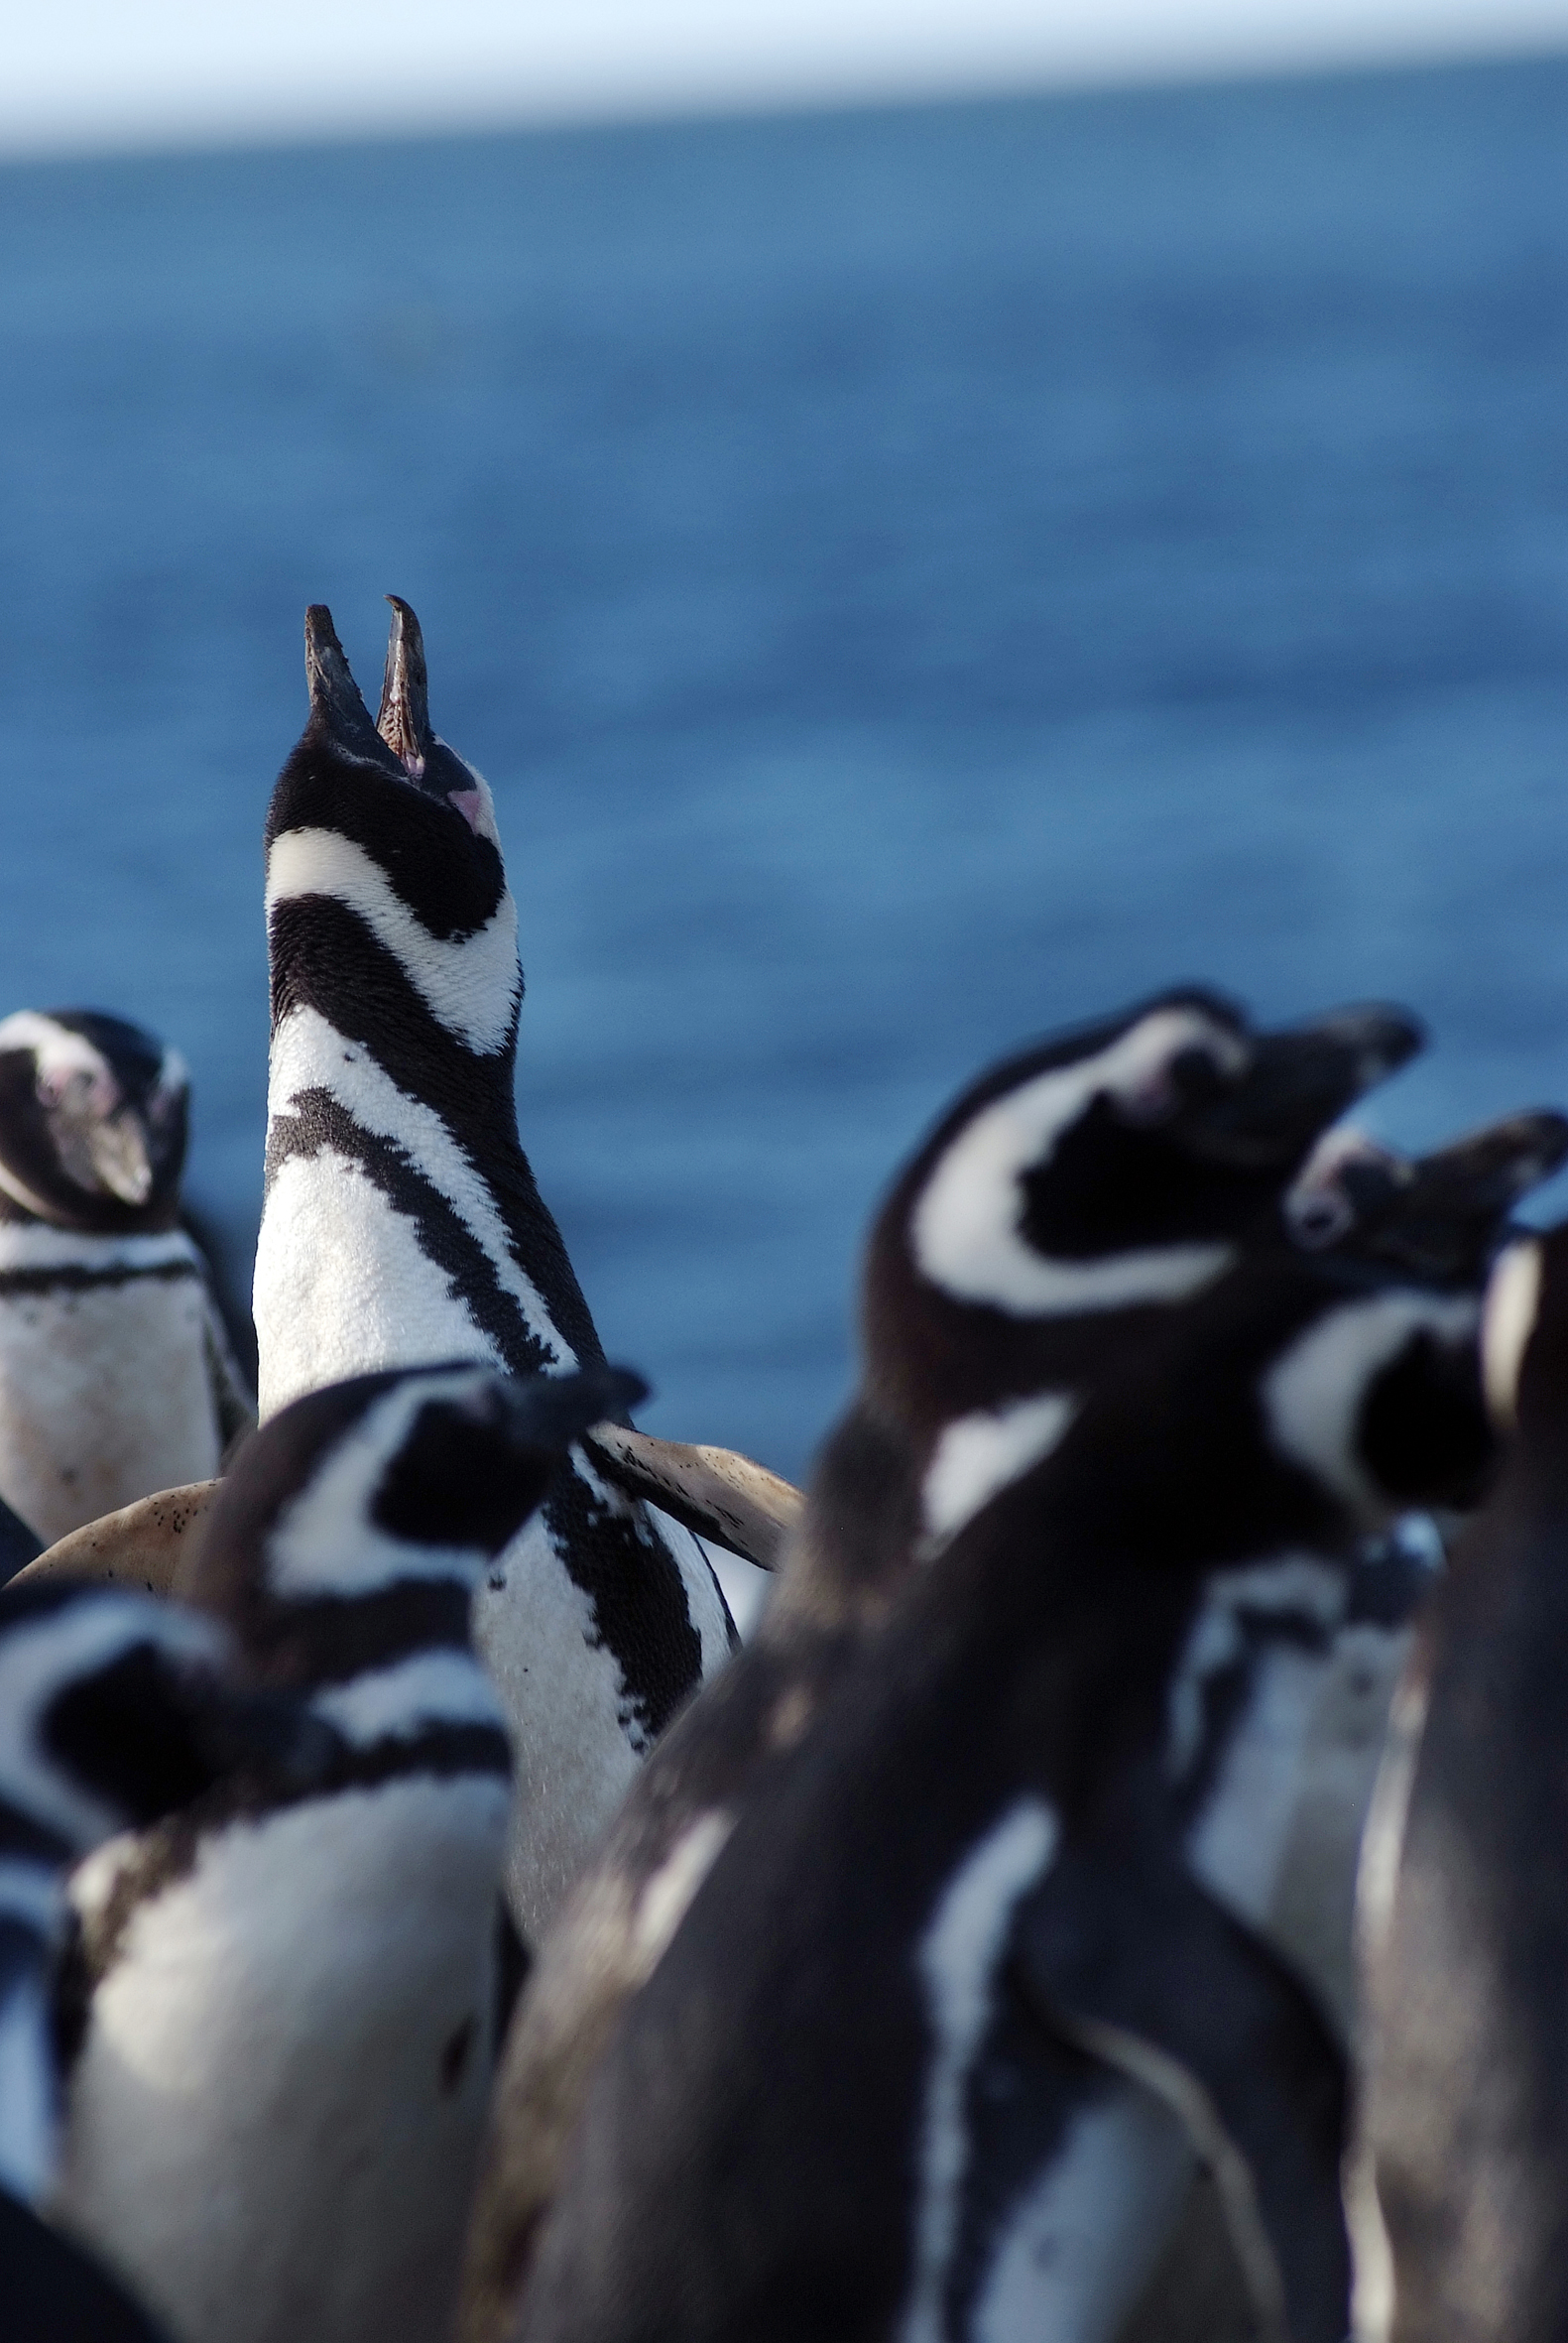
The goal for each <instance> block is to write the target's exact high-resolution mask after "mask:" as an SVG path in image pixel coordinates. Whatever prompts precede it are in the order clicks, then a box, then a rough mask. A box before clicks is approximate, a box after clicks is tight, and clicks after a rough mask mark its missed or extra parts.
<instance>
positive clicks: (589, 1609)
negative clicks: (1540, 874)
mask: <svg viewBox="0 0 1568 2343" xmlns="http://www.w3.org/2000/svg"><path fill="white" fill-rule="evenodd" d="M392 609H393V620H392V629H391V638H390V642H389V646H388V653H387V664H386V672H385V678H384V682H383V688H382V693H381V699H380V703H379V707H378V710H377V713H376V714H375V716H374V717H373V716H372V715H371V712H370V709H369V707H368V706H367V704H366V703H365V701H364V700H363V699H362V697H361V695H360V692H359V690H358V687H357V685H356V684H355V682H354V679H353V677H352V675H351V673H350V671H349V667H348V663H347V661H346V659H345V657H344V654H343V651H342V648H341V645H340V644H339V642H338V638H337V635H336V633H335V631H334V628H333V625H332V621H331V617H330V615H329V613H328V612H327V611H326V610H325V609H324V608H321V607H319V606H317V607H313V608H312V609H311V610H310V611H309V612H308V613H307V616H306V622H305V669H306V682H307V690H308V703H309V704H308V715H307V720H306V724H305V728H304V732H303V734H302V738H301V740H300V742H299V744H298V745H297V747H296V748H295V750H294V751H293V753H292V754H291V755H290V756H289V758H288V759H287V761H286V762H285V764H284V767H283V770H282V773H281V776H280V778H279V780H278V782H277V785H276V788H275V790H274V792H273V796H272V801H271V805H270V808H269V811H268V815H267V823H266V854H267V866H266V918H267V929H268V946H269V964H270V973H271V988H272V1040H271V1053H270V1066H269V1087H268V1117H267V1138H266V1166H265V1176H266V1187H265V1203H264V1210H263V1217H262V1223H261V1230H260V1237H259V1242H258V1248H257V1256H256V1271H255V1286H254V1325H255V1333H256V1340H257V1350H256V1369H257V1373H256V1390H255V1397H254V1399H253V1398H252V1395H251V1392H250V1390H249V1388H248V1385H247V1380H246V1375H245V1371H244V1369H243V1368H242V1367H241V1366H240V1365H239V1364H237V1363H236V1362H237V1358H239V1357H240V1356H242V1355H243V1352H244V1329H243V1328H241V1327H235V1326H233V1325H231V1324H230V1323H228V1322H226V1318H225V1312H224V1309H223V1307H222V1300H221V1294H220V1289H219V1281H218V1278H217V1274H216V1272H215V1269H214V1266H213V1264H212V1262H211V1260H210V1259H209V1258H208V1254H207V1251H206V1249H205V1248H204V1247H203V1244H202V1242H201V1239H200V1232H199V1230H198V1229H197V1228H196V1227H195V1226H194V1224H193V1223H192V1222H191V1221H190V1220H189V1217H188V1214H182V1209H181V1195H180V1183H181V1171H182V1166H183V1159H184V1152H185V1143H186V1126H187V1116H188V1081H187V1077H186V1074H185V1070H184V1067H183V1064H182V1062H181V1059H180V1057H179V1055H178V1053H177V1052H176V1051H174V1050H173V1049H171V1048H166V1047H165V1046H164V1045H163V1044H162V1043H160V1042H159V1041H158V1040H156V1039H155V1038H154V1037H152V1036H150V1035H148V1034H146V1033H144V1032H142V1031H141V1030H140V1029H138V1028H137V1027H135V1026H132V1025H129V1024H127V1023H125V1022H124V1021H123V1020H121V1019H119V1018H116V1017H113V1016H110V1015H108V1014H106V1013H103V1012H97V1011H92V1012H88V1011H55V1012H51V1013H48V1014H44V1013H40V1012H35V1011H19V1012H17V1013H15V1014H13V1015H11V1016H9V1017H6V1018H4V1019H0V1500H3V1504H4V1508H5V1511H4V1513H3V1514H0V1579H4V1580H6V1581H7V1583H4V1584H0V2333H3V2334H4V2335H5V2336H6V2337H8V2338H9V2337H13V2336H14V2337H15V2338H17V2343H89V2339H93V2338H96V2339H98V2343H121V2339H122V2338H123V2343H774V2339H776V2338H777V2339H778V2343H784V2339H785V2338H788V2339H789V2343H800V2339H801V2338H811V2339H815V2338H820V2339H821V2343H1344V2339H1345V2338H1346V2337H1347V2336H1348V2335H1350V2334H1352V2333H1354V2334H1355V2336H1356V2337H1357V2338H1358V2343H1537V2339H1539V2343H1548V2339H1551V2343H1560V2339H1561V2338H1562V2337H1563V2336H1564V2335H1565V2334H1568V2113H1565V2112H1564V2110H1565V2108H1568V2092H1565V2089H1564V2087H1563V2085H1564V2083H1565V2082H1568V2001H1565V1998H1564V1989H1563V1985H1562V1979H1563V1977H1564V1976H1565V1975H1568V1732H1565V1729H1564V1727H1563V1726H1562V1725H1561V1724H1559V1721H1558V1719H1559V1714H1560V1713H1561V1694H1560V1689H1559V1687H1560V1685H1561V1683H1562V1682H1563V1681H1564V1680H1565V1677H1568V1593H1565V1591H1564V1589H1565V1587H1568V1485H1565V1478H1564V1476H1565V1470H1568V1466H1565V1462H1564V1459H1568V1226H1565V1227H1564V1228H1563V1229H1561V1230H1557V1231H1551V1230H1547V1231H1545V1232H1540V1231H1535V1230H1531V1229H1528V1228H1525V1227H1523V1226H1522V1225H1520V1224H1519V1223H1518V1222H1517V1220H1516V1219H1515V1217H1514V1215H1515V1209H1516V1207H1517V1206H1518V1204H1519V1203H1520V1201H1521V1199H1523V1198H1524V1197H1525V1196H1526V1195H1527V1194H1528V1192H1529V1191H1530V1190H1531V1189H1532V1188H1534V1187H1536V1186H1538V1185H1539V1184H1540V1183H1542V1182H1543V1181H1545V1180H1546V1179H1547V1178H1549V1177H1550V1176H1551V1174H1552V1173H1553V1172H1555V1171H1557V1169H1558V1168H1559V1167H1560V1166H1561V1165H1562V1164H1563V1163H1564V1162H1565V1161H1568V1119H1565V1118H1564V1117H1563V1116H1561V1115H1559V1114H1556V1113H1553V1112H1549V1111H1545V1110H1540V1111H1532V1112H1527V1113H1520V1114H1517V1115H1514V1116H1511V1117H1508V1118H1507V1119H1505V1120H1502V1121H1499V1122H1496V1123H1493V1124H1491V1125H1489V1126H1487V1127H1486V1128H1484V1129H1482V1130H1480V1131H1476V1132H1473V1133H1471V1134H1469V1135H1467V1136H1465V1137H1463V1138H1461V1139H1458V1140H1456V1141H1454V1142H1453V1143H1451V1144H1450V1145H1448V1146H1446V1147H1443V1148H1440V1149H1437V1150H1435V1151H1433V1152H1432V1153H1429V1154H1427V1155H1425V1156H1421V1157H1417V1158H1407V1157H1403V1156H1400V1155H1397V1154H1395V1153H1394V1152H1393V1151H1391V1150H1389V1149H1387V1148H1385V1147H1381V1146H1379V1145H1376V1144H1375V1143H1374V1142H1373V1141H1371V1140H1370V1139H1368V1138H1367V1137H1366V1136H1364V1135H1363V1134H1362V1133H1361V1132H1360V1131H1359V1130H1357V1129H1356V1128H1355V1127H1354V1126H1351V1125H1348V1124H1347V1123H1345V1122H1344V1120H1343V1119H1342V1118H1344V1117H1345V1116H1346V1114H1347V1113H1348V1111H1349V1110H1350V1109H1351V1108H1352V1107H1353V1106H1354V1105H1355V1103H1356V1101H1357V1100H1358V1099H1360V1098H1361V1097H1363V1096H1364V1095H1365V1094H1366V1093H1367V1092H1368V1091H1369V1090H1371V1089H1372V1088H1373V1087H1374V1086H1375V1085H1377V1084H1378V1083H1380V1082H1382V1081H1384V1080H1386V1079H1387V1078H1388V1077H1389V1076H1390V1075H1392V1074H1394V1073H1395V1072H1396V1071H1397V1070H1398V1069H1399V1068H1400V1067H1401V1066H1402V1065H1403V1064H1405V1063H1406V1062H1407V1061H1408V1059H1409V1058H1410V1057H1411V1056H1412V1055H1413V1054H1414V1053H1415V1052H1416V1051H1417V1050H1418V1049H1419V1048H1421V1047H1422V1045H1423V1042H1424V1035H1423V1033H1422V1030H1421V1028H1420V1026H1419V1025H1418V1023H1417V1022H1416V1020H1415V1019H1414V1018H1413V1017H1411V1016H1410V1015H1409V1014H1408V1013H1407V1012H1405V1011H1403V1010H1401V1009H1398V1008H1394V1007H1390V1006H1385V1005H1372V1006H1369V1005H1353V1006H1349V1007H1345V1008H1340V1009H1337V1010H1332V1011H1329V1012H1327V1013H1323V1014H1318V1015H1315V1016H1313V1017H1310V1018H1308V1019H1305V1020H1303V1021H1300V1022H1297V1023H1294V1024H1290V1025H1284V1026H1279V1027H1272V1028H1267V1029H1261V1028H1259V1027H1258V1026H1256V1025H1255V1024H1254V1023H1253V1022H1252V1020H1251V1019H1250V1017H1249V1016H1248V1015H1247V1013H1246V1012H1245V1011H1244V1010H1243V1008H1241V1007H1240V1006H1239V1005H1238V1004H1237V1003H1236V1002H1235V1001H1233V1000H1231V999H1230V998H1228V997H1227V996H1225V995H1222V994H1220V993H1217V992H1214V991H1212V990H1210V989H1207V988H1204V987H1199V986H1192V985H1185V986H1180V987H1175V988H1172V989H1169V990H1167V991H1165V992H1163V993H1161V994H1159V995H1158V996H1156V997H1154V998H1151V999H1147V1000H1144V1001H1142V1002H1139V1003H1137V1004H1135V1005H1134V1006H1132V1007H1130V1008H1126V1009H1123V1010H1121V1011H1119V1012H1118V1013H1116V1014H1113V1015H1109V1016H1104V1017H1101V1018H1099V1019H1097V1020H1095V1021H1094V1022H1092V1023H1088V1024H1080V1025H1076V1026H1073V1027H1071V1028H1068V1029H1066V1030H1063V1031H1061V1032H1059V1033H1057V1034H1055V1035H1053V1036H1052V1037H1051V1038H1050V1039H1048V1040H1046V1041H1044V1042H1041V1043H1036V1044H1034V1045H1033V1046H1031V1047H1029V1048H1025V1049H1023V1050H1021V1051H1017V1052H1015V1053H1014V1054H1012V1055H1010V1056H1007V1057H1005V1058H1003V1059H1001V1060H999V1061H998V1062H997V1063H995V1064H994V1065H992V1066H991V1067H989V1068H988V1069H987V1070H985V1071H984V1072H983V1073H981V1074H980V1076H979V1077H978V1078H977V1079H976V1080H974V1081H973V1082H971V1083H970V1084H969V1085H968V1086H967V1087H966V1088H965V1089H964V1090H963V1091H962V1092H961V1093H960V1095H958V1096H957V1097H956V1098H955V1099H954V1101H953V1102H952V1104H951V1105H950V1106H949V1108H948V1109H947V1110H946V1112H945V1113H944V1114H942V1115H941V1116H940V1118H939V1119H938V1120H937V1122H936V1123H935V1124H934V1126H933V1128H932V1129H931V1131H930V1132H929V1134H928V1135H927V1136H926V1137H925V1138H924V1139H923V1140H922V1141H921V1142H920V1144H919V1145H918V1146H917V1147H916V1149H915V1150H914V1152H913V1153H912V1155H911V1156H910V1157H909V1159H908V1161H907V1163H906V1164H905V1166H904V1168H903V1169H902V1170H901V1171H900V1172H898V1173H897V1175H896V1176H895V1178H894V1179H893V1181H892V1183H891V1185H890V1187H889V1190H888V1193H887V1196H886V1199H885V1201H884V1202H883V1204H882V1206H881V1208H880V1209H879V1211H878V1213H877V1215H876V1218H875V1220H874V1222H873V1224H872V1227H871V1230H870V1234H869V1237H868V1241H867V1245H866V1250H865V1259H864V1272H863V1280H862V1289H861V1296H860V1313H859V1327H860V1373H859V1380H858V1385H857V1388H856V1391H855V1393H854V1396H853V1399H852V1401H851V1403H850V1406H849V1407H848V1409H847V1411H846V1412H845V1414H844V1416H843V1418H841V1420H840V1421H839V1422H838V1424H837V1425H836V1426H835V1427H834V1428H833V1429H832V1430H831V1431H830V1432H829V1433H828V1435H827V1436H826V1438H825V1440H824V1441H823V1443H822V1445H821V1448H820V1451H819V1455H818V1458H817V1462H816V1465H815V1467H814V1470H813V1472H812V1474H811V1477H810V1480H809V1483H808V1486H807V1487H806V1489H805V1491H804V1492H803V1496H797V1495H796V1493H794V1492H792V1491H789V1490H788V1489H787V1488H786V1487H785V1486H784V1484H781V1483H779V1482H778V1481H776V1480H775V1479H774V1477H773V1476H772V1475H770V1474H768V1473H767V1472H766V1471H765V1470H764V1469H763V1468H762V1467H761V1466H758V1465H756V1464H753V1463H752V1462H751V1461H750V1460H749V1459H745V1458H740V1457H735V1456H730V1455H728V1454H727V1453H726V1452H724V1451H716V1450H712V1449H707V1448H703V1447H701V1446H691V1447H677V1446H675V1445H674V1444H672V1443H667V1442H661V1441H656V1440H652V1439H650V1438H649V1437H648V1436H647V1435H646V1434H643V1433H641V1432H639V1431H638V1430H637V1429H636V1428H635V1426H634V1425H633V1422H632V1412H633V1410H634V1409H635V1408H636V1407H637V1406H638V1405H639V1403H640V1402H641V1401H642V1400H643V1399H644V1398H645V1397H646V1396H647V1386H646V1385H645V1383H644V1382H643V1380H642V1378H641V1377H640V1376H639V1375H637V1374H636V1373H634V1372H632V1371H631V1370H629V1369H625V1368H620V1367H614V1366H611V1365H609V1364H608V1363H607V1362H606V1360H605V1356H604V1352H603V1349H602V1346H601V1344H600V1341H599V1337H598V1334H597V1331H596V1329H595V1324H594V1320H593V1317H592V1315H591V1313H590V1310H589V1306H588V1303H587V1300H586V1298H585V1297H584V1295H583V1293H582V1290H581V1288H580V1286H579V1284H578V1281H577V1278H576V1276H575V1274H574V1272H573V1269H572V1266H571V1263H570V1261H569V1259H568V1256H567V1253H566V1250H565V1246H564V1244H563V1243H562V1240H561V1236H560V1233H559V1230H558V1228H557V1226H556V1224H555V1222H554V1220H553V1218H552V1217H551V1215H550V1213H549V1210H548V1208H547V1206H546V1205H545V1203H544V1201H543V1197H542V1196H541V1194H540V1191H539V1188H538V1185H537V1183H536V1181H535V1178H534V1175H533V1172H532V1170H531V1168H530V1165H529V1161H528V1158H527V1156H526V1154H525V1152H524V1149H523V1146H522V1144H521V1140H520V1137H519V1132H518V1127H517V1119H516V1107H515V1101H514V1079H515V1068H516V1051H517V1041H518V1026H519V1013H520V1008H521V1002H522V977H521V973H520V969H519V965H518V937H517V925H518V923H517V915H516V910H515V906H514V903H513V899H512V896H511V893H510V891H509V889H508V886H507V879H506V871H505V865H504V861H503V856H502V851H501V843H500V836H499V830H498V825H497V819H496V811H495V804H494V801H493V799H492V796H491V793H490V790H489V788H488V786H487V784H486V783H485V781H484V779H483V778H482V776H481V775H480V774H479V773H478V772H477V771H476V770H475V769H474V768H473V767H472V766H471V765H470V764H468V763H467V762H466V761H465V760H464V759H463V758H461V757H460V756H459V755H458V754H457V752H456V751H455V750H454V749H452V748H450V747H449V746H448V745H447V744H446V743H445V742H444V741H443V740H441V739H440V738H439V737H438V736H437V735H436V733H435V732H434V730H433V729H432V726H431V721H430V713H429V691H428V681H427V677H426V670H425V660H424V651H423V645H422V637H421V632H420V627H419V624H418V621H417V620H416V618H415V615H414V613H413V611H412V610H411V609H410V608H409V606H408V605H407V604H406V603H404V602H402V601H400V600H397V599H393V602H392ZM171 1493H173V1494H171ZM149 1507H152V1508H153V1511H152V1512H151V1513H150V1512H149ZM150 1524H152V1525H153V1527H152V1528H150V1527H149V1525H150ZM155 1532H156V1535H157V1536H161V1537H163V1538H164V1540H165V1543H166V1547H167V1550H166V1551H164V1552H163V1553H162V1556H161V1558H157V1557H155V1558H149V1557H150V1556H151V1555H152V1547H151V1546H150V1545H149V1544H148V1542H147V1541H148V1540H149V1539H150V1538H152V1537H153V1536H154V1535H155ZM177 1540H178V1543H177V1542H176V1541H177ZM715 1547H716V1548H719V1549H724V1548H728V1549H729V1551H731V1552H738V1553H741V1554H743V1555H745V1556H747V1557H748V1558H749V1559H751V1560H753V1561H756V1562H761V1563H763V1564H764V1565H765V1566H767V1567H769V1568H770V1569H771V1570H772V1571H773V1573H774V1574H773V1577H772V1580H771V1587H770V1594H769V1598H768V1601H767V1604H766V1607H765V1609H764V1611H763V1614H762V1618H761V1623H760V1625H759V1627H758V1628H757V1631H756V1632H755V1634H754V1635H753V1636H752V1637H751V1639H750V1640H749V1641H748V1642H747V1643H746V1644H745V1645H744V1646H742V1645H741V1644H740V1641H739V1638H738V1637H737V1635H736V1632H735V1628H734V1625H733V1623H732V1620H731V1617H730V1614H729V1611H728V1609H727V1607H726V1603H725V1599H724V1596H723V1593H722V1591H721V1589H720V1584H719V1581H718V1578H717V1576H716V1573H715V1568H714V1562H713V1552H712V1549H713V1548H715Z"/></svg>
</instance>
